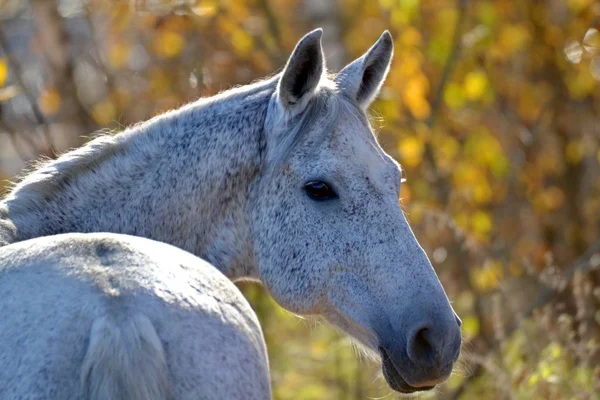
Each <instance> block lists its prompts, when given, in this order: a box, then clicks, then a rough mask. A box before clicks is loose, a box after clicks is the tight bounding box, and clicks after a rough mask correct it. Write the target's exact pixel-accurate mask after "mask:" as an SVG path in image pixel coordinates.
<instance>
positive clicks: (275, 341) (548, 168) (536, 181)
mask: <svg viewBox="0 0 600 400" xmlns="http://www.w3.org/2000/svg"><path fill="white" fill-rule="evenodd" d="M318 26H322V27H323V28H324V30H325V34H324V46H325V52H326V54H327V56H328V66H329V68H330V69H332V70H334V71H335V70H337V69H339V68H340V67H342V66H343V65H345V63H347V62H348V61H350V60H352V59H353V58H355V57H358V56H360V55H361V54H362V53H363V52H364V51H366V50H367V48H368V47H369V46H370V45H371V44H372V43H373V42H374V41H375V40H376V39H377V38H378V37H379V35H380V34H381V32H382V31H383V30H384V29H389V30H390V31H391V32H392V35H393V36H394V38H395V48H396V53H395V59H394V63H393V65H392V69H391V71H390V74H389V77H388V79H387V82H386V84H385V87H384V88H383V90H382V92H381V96H380V98H379V100H378V101H377V102H376V103H375V104H374V106H373V110H372V119H373V124H374V126H375V127H376V129H377V131H378V136H379V139H380V141H381V143H382V145H383V147H384V148H385V149H386V151H388V152H389V153H390V154H391V155H392V156H393V157H395V158H396V159H397V160H398V161H399V162H400V163H401V164H402V165H403V167H404V169H405V176H406V178H407V182H406V184H405V185H404V186H403V189H402V191H403V192H402V201H403V203H404V205H405V209H406V212H407V214H408V218H409V220H410V221H411V223H412V225H413V227H414V229H415V232H416V235H417V237H418V239H419V241H420V242H421V244H422V245H423V246H424V248H425V250H426V251H427V254H428V255H429V257H430V258H431V260H432V262H433V264H434V266H435V268H436V270H437V272H438V274H439V276H440V279H441V280H442V282H443V284H444V287H445V288H446V291H447V293H448V295H449V297H450V299H451V300H452V301H453V305H454V307H455V309H456V311H457V312H458V314H459V315H460V316H461V317H462V320H463V334H464V338H465V342H466V343H465V346H464V350H463V356H462V361H461V363H460V366H459V367H458V368H457V370H456V373H455V374H453V376H452V377H451V379H450V380H449V382H448V383H447V384H445V385H444V386H443V387H441V388H439V389H438V390H436V391H435V392H434V393H429V394H425V395H423V396H422V397H425V398H439V399H471V398H478V399H598V398H600V394H599V393H600V347H599V346H600V272H599V271H600V269H599V266H600V235H599V233H600V232H599V231H600V33H599V29H600V2H598V1H592V0H538V1H507V0H477V1H466V0H369V1H366V0H365V1H362V0H337V1H335V0H247V1H237V0H235V1H234V0H196V1H193V0H189V1H184V0H177V1H175V0H173V1H167V0H164V1H159V0H146V1H144V0H131V1H108V0H87V1H83V0H62V1H59V0H31V1H26V0H0V182H1V183H0V194H1V193H2V191H3V190H4V191H5V190H7V188H8V180H11V179H15V176H16V175H17V174H18V173H19V172H20V171H21V170H22V169H23V168H24V167H25V166H26V165H27V164H28V163H29V162H30V161H31V160H34V159H36V158H39V157H40V156H46V157H56V155H57V154H59V153H60V152H62V151H65V150H67V149H68V148H70V147H74V146H79V145H81V144H83V143H85V141H86V137H90V136H91V135H93V134H94V133H95V132H96V131H98V130H100V129H110V130H113V131H119V130H122V129H123V128H124V127H126V126H127V125H129V124H132V123H135V122H138V121H141V120H144V119H147V118H149V117H151V116H153V115H155V114H157V113H160V112H162V111H165V110H168V109H171V108H175V107H178V106H180V105H182V104H184V103H186V102H189V101H193V100H195V99H197V98H198V97H200V96H210V95H213V94H215V93H217V92H219V91H221V90H224V89H226V88H229V87H231V86H232V85H240V84H244V83H248V82H250V81H252V80H254V79H257V78H259V77H263V76H265V75H268V74H272V73H274V72H275V71H276V70H278V69H280V68H281V67H282V66H283V64H284V63H285V60H286V58H287V56H288V55H289V53H290V51H291V50H292V48H293V46H294V44H295V43H296V41H297V40H298V39H299V38H300V37H301V36H302V35H303V34H304V33H305V32H307V31H308V30H310V29H312V28H315V27H318ZM241 286H242V289H243V290H244V292H245V293H246V295H247V296H248V298H249V299H250V300H251V302H252V304H253V306H254V308H255V309H256V311H257V313H258V315H259V317H260V319H261V322H262V325H263V329H264V331H265V336H266V339H267V343H268V349H269V354H270V360H271V369H272V382H273V390H274V397H275V399H277V400H285V399H295V400H298V399H393V398H397V395H396V394H392V393H391V391H390V389H388V388H387V385H386V384H385V381H384V380H383V379H382V378H381V373H380V369H379V366H378V365H377V364H376V363H373V362H371V361H369V360H364V359H361V357H360V356H358V355H357V354H356V352H355V351H354V350H353V348H352V347H351V344H350V341H349V339H348V338H347V337H345V336H343V335H341V334H338V333H337V332H336V331H335V330H333V329H332V328H330V327H329V326H328V325H326V324H324V323H321V322H320V321H315V320H302V319H299V318H298V317H295V316H293V315H291V314H289V313H287V312H286V311H283V310H282V309H281V308H279V307H278V306H277V305H275V304H274V302H273V301H272V300H271V299H270V298H269V297H268V296H266V295H265V293H264V291H263V290H262V288H260V287H258V286H256V285H249V284H243V285H241Z"/></svg>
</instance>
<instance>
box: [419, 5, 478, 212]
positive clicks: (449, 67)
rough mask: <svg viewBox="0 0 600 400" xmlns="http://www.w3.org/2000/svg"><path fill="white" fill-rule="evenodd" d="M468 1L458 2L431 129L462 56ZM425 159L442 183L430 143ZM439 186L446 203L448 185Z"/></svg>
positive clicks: (433, 110)
mask: <svg viewBox="0 0 600 400" xmlns="http://www.w3.org/2000/svg"><path fill="white" fill-rule="evenodd" d="M467 5H468V0H457V2H456V8H457V10H458V17H457V19H456V24H455V28H454V36H453V38H452V48H451V50H450V54H449V55H448V58H447V60H446V64H445V65H444V69H443V70H442V75H441V77H440V81H439V83H438V86H437V89H436V91H435V93H434V96H433V100H432V101H431V114H430V115H429V118H428V119H427V121H426V124H427V126H428V127H429V128H430V129H431V128H433V126H434V125H435V123H436V121H437V116H438V114H439V112H440V109H441V105H442V99H443V98H444V90H445V88H446V84H447V83H448V80H449V79H450V76H451V75H452V72H453V71H454V66H455V65H456V61H457V60H458V56H459V54H460V49H461V37H462V32H463V24H464V21H465V16H466V11H467ZM425 158H426V159H427V161H428V162H429V164H430V165H431V168H432V170H433V171H434V173H435V176H436V178H437V180H438V181H440V180H441V179H440V176H439V174H438V173H437V172H436V171H437V163H436V162H435V157H434V155H433V148H432V146H431V143H430V142H427V143H425ZM439 183H440V184H439V185H436V191H437V197H438V201H440V202H441V203H444V202H445V201H446V198H447V196H448V190H447V187H446V186H447V183H446V182H439Z"/></svg>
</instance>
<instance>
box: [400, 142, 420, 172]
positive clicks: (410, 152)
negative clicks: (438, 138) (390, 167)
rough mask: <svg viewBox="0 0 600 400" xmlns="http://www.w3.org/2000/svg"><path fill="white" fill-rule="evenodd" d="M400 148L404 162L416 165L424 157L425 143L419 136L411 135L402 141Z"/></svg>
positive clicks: (412, 165) (411, 165)
mask: <svg viewBox="0 0 600 400" xmlns="http://www.w3.org/2000/svg"><path fill="white" fill-rule="evenodd" d="M398 150H399V151H400V155H401V156H402V160H401V161H402V163H403V164H405V165H408V166H410V167H414V166H416V165H418V164H419V163H420V162H421V160H422V159H423V152H424V151H425V144H424V143H423V142H422V141H421V140H419V138H417V137H415V136H409V137H405V138H403V139H402V140H401V141H400V144H399V148H398Z"/></svg>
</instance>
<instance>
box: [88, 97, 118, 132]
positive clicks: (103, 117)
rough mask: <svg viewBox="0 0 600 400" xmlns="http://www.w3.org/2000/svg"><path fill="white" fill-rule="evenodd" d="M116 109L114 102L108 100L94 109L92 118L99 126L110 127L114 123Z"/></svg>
mask: <svg viewBox="0 0 600 400" xmlns="http://www.w3.org/2000/svg"><path fill="white" fill-rule="evenodd" d="M116 112H117V111H116V109H115V106H114V104H113V102H112V101H110V100H109V99H106V100H104V101H102V102H100V103H98V104H96V105H95V106H94V107H93V108H92V116H93V117H94V119H95V120H96V122H97V123H98V125H101V126H102V125H108V124H110V123H111V122H113V121H114V119H115V116H116Z"/></svg>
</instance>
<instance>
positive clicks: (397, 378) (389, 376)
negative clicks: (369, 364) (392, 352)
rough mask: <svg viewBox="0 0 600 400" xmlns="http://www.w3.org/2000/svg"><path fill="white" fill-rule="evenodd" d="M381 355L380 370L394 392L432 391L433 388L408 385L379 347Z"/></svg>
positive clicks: (383, 350)
mask: <svg viewBox="0 0 600 400" xmlns="http://www.w3.org/2000/svg"><path fill="white" fill-rule="evenodd" d="M379 352H380V353H381V369H382V371H383V376H384V377H385V381H386V382H387V384H388V385H389V386H390V388H392V389H393V390H395V391H396V392H400V393H404V394H410V393H415V392H422V391H426V390H430V389H433V388H434V387H435V386H423V387H413V386H411V385H409V384H408V383H407V382H406V381H405V380H404V378H402V375H401V374H400V372H399V371H398V368H396V366H395V365H394V363H393V362H392V360H391V359H390V357H389V356H388V355H387V353H386V351H385V349H384V348H383V347H379Z"/></svg>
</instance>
